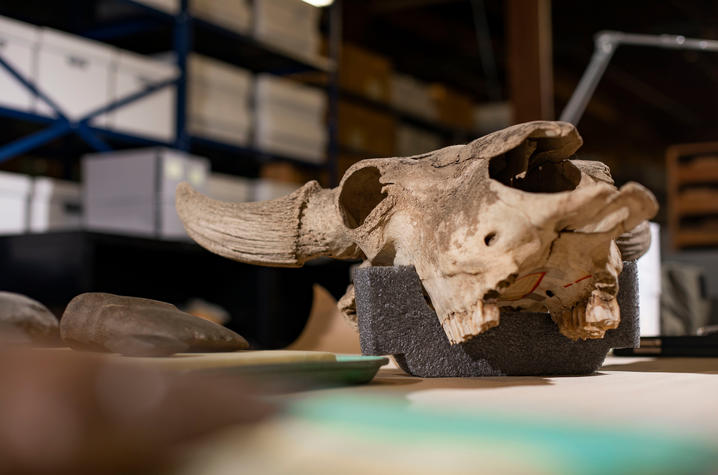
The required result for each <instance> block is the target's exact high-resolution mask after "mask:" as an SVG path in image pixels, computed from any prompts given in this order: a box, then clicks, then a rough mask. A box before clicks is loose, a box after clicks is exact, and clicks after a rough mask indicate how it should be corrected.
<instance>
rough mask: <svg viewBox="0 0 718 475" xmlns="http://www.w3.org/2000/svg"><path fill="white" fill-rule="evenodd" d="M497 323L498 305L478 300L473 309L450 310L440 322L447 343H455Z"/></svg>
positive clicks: (468, 338) (466, 339) (461, 341)
mask: <svg viewBox="0 0 718 475" xmlns="http://www.w3.org/2000/svg"><path fill="white" fill-rule="evenodd" d="M498 324H499V307H498V305H496V304H495V303H489V302H484V301H482V300H479V301H478V302H477V303H476V305H475V306H474V308H473V310H467V311H461V312H452V313H450V314H449V316H448V317H446V319H444V321H443V322H442V326H443V327H444V332H445V333H446V336H447V337H448V338H449V343H451V344H452V345H456V344H457V343H463V342H465V341H468V340H470V339H471V338H473V337H475V336H476V335H479V334H481V333H483V332H485V331H486V330H488V329H489V328H493V327H495V326H497V325H498Z"/></svg>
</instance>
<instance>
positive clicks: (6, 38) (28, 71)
mask: <svg viewBox="0 0 718 475" xmlns="http://www.w3.org/2000/svg"><path fill="white" fill-rule="evenodd" d="M39 36H40V30H39V29H38V28H37V27H35V26H33V25H29V24H27V23H22V22H19V21H15V20H11V19H9V18H5V17H0V56H2V58H3V59H4V60H5V61H6V62H7V63H8V64H10V65H11V66H12V67H13V68H15V70H17V72H18V73H20V74H21V75H22V76H23V77H24V78H25V79H27V80H28V81H30V82H33V83H34V81H35V56H36V54H37V45H38V41H39ZM34 98H35V96H34V94H32V93H31V92H30V91H29V90H28V89H27V88H26V87H25V86H23V85H22V83H21V82H20V81H18V80H17V79H15V78H14V77H13V76H12V75H11V74H10V73H9V72H7V71H6V70H5V68H0V106H3V107H10V108H13V109H17V110H22V111H31V110H32V109H33V104H34Z"/></svg>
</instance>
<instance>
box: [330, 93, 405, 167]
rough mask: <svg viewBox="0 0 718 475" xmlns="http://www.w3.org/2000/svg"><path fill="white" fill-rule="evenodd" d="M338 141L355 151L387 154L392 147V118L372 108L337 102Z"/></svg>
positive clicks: (394, 145) (378, 154) (394, 122)
mask: <svg viewBox="0 0 718 475" xmlns="http://www.w3.org/2000/svg"><path fill="white" fill-rule="evenodd" d="M337 135H338V139H339V143H340V144H341V145H343V146H345V147H347V148H349V149H351V150H352V151H355V152H367V153H371V154H375V155H376V156H378V157H391V156H393V155H394V154H395V150H396V120H395V119H394V117H392V116H390V115H387V114H385V113H382V112H378V111H376V110H375V109H371V108H368V107H363V106H360V105H357V104H354V103H352V102H348V101H340V102H339V131H338V134H337Z"/></svg>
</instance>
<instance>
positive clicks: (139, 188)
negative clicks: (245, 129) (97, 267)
mask: <svg viewBox="0 0 718 475" xmlns="http://www.w3.org/2000/svg"><path fill="white" fill-rule="evenodd" d="M267 170H274V172H273V173H267V174H266V175H265V176H263V177H261V178H258V179H249V178H245V177H239V176H234V175H225V174H219V173H213V172H210V164H209V160H207V159H205V158H202V157H197V156H194V155H190V154H188V153H186V152H183V151H180V150H176V149H172V148H167V147H150V148H142V149H130V150H120V151H113V152H103V153H91V154H87V155H85V156H84V157H83V159H82V176H83V181H82V183H75V182H69V181H64V180H57V179H54V178H49V177H42V176H39V177H30V176H28V175H24V174H19V173H8V172H0V210H2V213H0V235H16V234H28V233H45V232H54V231H70V230H73V231H74V230H87V231H93V232H101V233H111V234H117V235H125V236H136V237H146V238H152V239H158V240H165V241H177V240H180V241H183V240H189V238H188V236H187V234H186V232H185V229H184V227H183V225H182V223H181V220H180V218H179V216H178V215H177V211H176V209H175V188H176V187H177V185H178V184H179V183H180V182H183V181H186V182H188V183H190V184H191V185H192V186H193V187H194V188H195V189H196V190H198V191H200V192H202V193H204V194H206V195H207V196H209V197H210V198H214V199H218V200H223V201H228V202H235V203H237V202H247V201H263V200H271V199H274V198H278V197H280V196H285V195H288V194H290V193H292V192H293V191H295V190H296V189H297V188H298V187H299V185H298V184H294V183H291V181H293V180H290V179H287V177H286V170H293V168H292V167H291V165H289V164H288V163H282V162H278V163H273V164H270V166H269V167H268V168H267ZM307 173H308V172H307Z"/></svg>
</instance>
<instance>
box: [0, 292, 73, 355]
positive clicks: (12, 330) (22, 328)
mask: <svg viewBox="0 0 718 475" xmlns="http://www.w3.org/2000/svg"><path fill="white" fill-rule="evenodd" d="M0 333H1V334H2V336H0V339H1V340H2V341H3V342H5V343H37V344H42V345H51V344H56V343H57V342H58V341H59V339H58V336H59V333H58V324H57V318H55V315H53V314H52V312H50V310H48V309H47V307H45V306H44V305H43V304H41V303H40V302H38V301H36V300H33V299H31V298H29V297H26V296H24V295H21V294H15V293H12V292H0Z"/></svg>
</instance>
